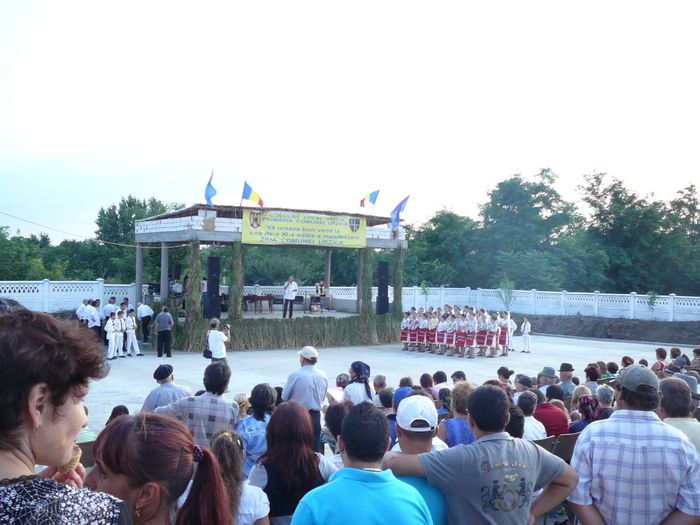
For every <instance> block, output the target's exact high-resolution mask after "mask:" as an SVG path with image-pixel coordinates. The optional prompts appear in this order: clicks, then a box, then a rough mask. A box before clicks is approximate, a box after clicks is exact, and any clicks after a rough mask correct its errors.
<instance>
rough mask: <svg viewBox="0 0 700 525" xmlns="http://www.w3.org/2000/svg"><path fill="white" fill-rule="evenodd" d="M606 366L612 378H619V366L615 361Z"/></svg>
mask: <svg viewBox="0 0 700 525" xmlns="http://www.w3.org/2000/svg"><path fill="white" fill-rule="evenodd" d="M606 366H607V367H608V373H609V374H610V377H617V372H618V370H620V367H619V366H618V364H617V363H616V362H615V361H610V362H609V363H608V364H607V365H606Z"/></svg>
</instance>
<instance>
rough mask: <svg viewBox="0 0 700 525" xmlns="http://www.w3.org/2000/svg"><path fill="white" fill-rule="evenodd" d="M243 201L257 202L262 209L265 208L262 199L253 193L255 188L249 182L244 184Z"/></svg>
mask: <svg viewBox="0 0 700 525" xmlns="http://www.w3.org/2000/svg"><path fill="white" fill-rule="evenodd" d="M241 199H246V200H249V201H251V202H255V203H256V204H259V205H260V207H261V208H262V206H263V201H262V199H261V198H260V195H258V194H257V193H255V192H254V191H253V188H251V187H250V186H249V185H248V183H247V182H244V183H243V196H242V197H241Z"/></svg>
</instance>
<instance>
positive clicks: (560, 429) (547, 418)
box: [530, 388, 569, 437]
mask: <svg viewBox="0 0 700 525" xmlns="http://www.w3.org/2000/svg"><path fill="white" fill-rule="evenodd" d="M534 390H538V389H535V388H533V389H531V390H530V391H534ZM540 394H542V391H541V390H540ZM535 395H537V394H535ZM539 399H540V398H539V396H538V403H537V408H536V409H535V413H534V418H535V419H536V420H537V421H539V422H540V423H542V425H544V429H545V431H546V432H547V435H548V436H555V437H556V436H559V434H566V433H567V432H568V431H569V422H568V421H567V419H566V415H565V414H564V412H562V411H561V410H560V409H559V408H557V407H555V406H554V405H553V404H551V403H548V402H547V401H546V399H545V398H544V395H542V401H541V402H540V401H539Z"/></svg>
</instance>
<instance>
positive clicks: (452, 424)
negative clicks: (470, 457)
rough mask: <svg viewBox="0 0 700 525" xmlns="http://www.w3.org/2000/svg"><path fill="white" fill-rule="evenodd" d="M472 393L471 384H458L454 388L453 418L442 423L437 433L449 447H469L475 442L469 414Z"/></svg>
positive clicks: (472, 387)
mask: <svg viewBox="0 0 700 525" xmlns="http://www.w3.org/2000/svg"><path fill="white" fill-rule="evenodd" d="M472 392H474V386H473V385H472V384H471V383H457V384H456V385H454V387H452V402H451V410H452V417H451V418H450V419H445V420H444V421H443V422H442V423H440V425H439V426H438V431H437V437H439V438H440V439H441V440H443V441H444V442H445V443H447V446H448V447H456V446H457V445H460V444H463V445H469V444H470V443H474V441H475V438H474V434H473V433H472V431H471V429H470V428H469V414H468V413H467V403H468V402H469V396H470V395H471V393H472Z"/></svg>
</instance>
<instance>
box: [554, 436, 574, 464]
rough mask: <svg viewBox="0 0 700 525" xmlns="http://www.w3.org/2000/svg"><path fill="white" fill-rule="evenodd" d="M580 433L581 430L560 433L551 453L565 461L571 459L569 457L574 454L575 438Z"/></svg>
mask: <svg viewBox="0 0 700 525" xmlns="http://www.w3.org/2000/svg"><path fill="white" fill-rule="evenodd" d="M580 434H581V432H575V433H573V434H561V435H560V436H559V437H558V438H557V442H556V446H555V447H554V449H553V450H552V454H554V455H555V456H558V457H560V458H561V459H563V460H564V461H566V462H567V463H568V462H569V461H571V457H572V456H573V455H574V446H575V445H576V440H577V439H578V437H579V435H580Z"/></svg>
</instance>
